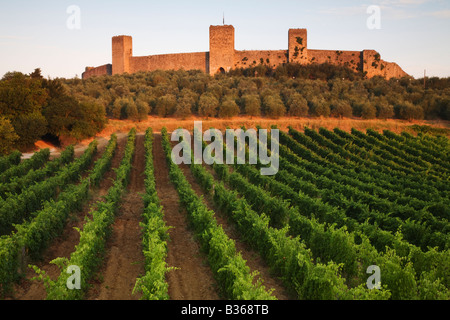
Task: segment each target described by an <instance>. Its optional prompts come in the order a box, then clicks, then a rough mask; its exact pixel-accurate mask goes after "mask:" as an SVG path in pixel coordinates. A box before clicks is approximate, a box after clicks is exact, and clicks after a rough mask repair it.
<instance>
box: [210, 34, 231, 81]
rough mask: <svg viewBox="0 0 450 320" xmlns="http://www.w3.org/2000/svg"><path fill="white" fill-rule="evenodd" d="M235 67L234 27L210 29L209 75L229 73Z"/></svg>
mask: <svg viewBox="0 0 450 320" xmlns="http://www.w3.org/2000/svg"><path fill="white" fill-rule="evenodd" d="M233 65H234V27H233V26H231V25H223V26H210V27H209V73H210V74H216V73H218V72H228V71H230V69H231V68H232V67H233Z"/></svg>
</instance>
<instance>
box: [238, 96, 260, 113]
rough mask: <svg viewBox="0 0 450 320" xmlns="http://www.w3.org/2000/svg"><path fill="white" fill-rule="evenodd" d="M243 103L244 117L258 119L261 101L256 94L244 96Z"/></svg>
mask: <svg viewBox="0 0 450 320" xmlns="http://www.w3.org/2000/svg"><path fill="white" fill-rule="evenodd" d="M242 99H243V101H244V111H245V114H246V115H249V116H251V117H259V116H260V115H261V99H260V97H259V95H257V94H246V95H244V96H243V97H242Z"/></svg>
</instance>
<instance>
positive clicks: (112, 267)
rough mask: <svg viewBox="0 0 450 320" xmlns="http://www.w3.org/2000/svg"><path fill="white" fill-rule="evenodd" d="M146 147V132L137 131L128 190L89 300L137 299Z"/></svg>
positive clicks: (141, 258) (142, 270) (142, 257)
mask: <svg viewBox="0 0 450 320" xmlns="http://www.w3.org/2000/svg"><path fill="white" fill-rule="evenodd" d="M144 169H145V149H144V135H143V134H138V135H136V150H135V155H134V159H133V165H132V170H131V175H130V182H129V184H128V188H127V189H128V190H127V191H128V192H127V193H126V194H125V195H124V197H123V198H122V201H121V205H120V209H119V213H118V215H117V217H116V219H115V222H114V224H113V227H112V228H113V229H112V230H113V231H112V234H111V237H110V239H109V240H108V244H107V254H106V257H105V262H104V265H103V267H102V268H101V270H100V271H99V272H98V274H99V275H100V277H99V278H101V279H102V280H103V281H97V282H96V283H95V284H94V286H93V288H92V289H91V290H90V291H89V292H88V294H87V296H86V299H88V300H138V299H139V297H140V295H139V294H135V295H133V294H132V292H133V288H134V285H135V283H136V278H138V277H139V276H141V275H143V274H144V272H145V270H144V255H143V252H142V246H141V243H142V238H141V227H140V226H139V223H140V221H141V217H142V212H143V210H144V204H143V201H142V194H143V193H144V192H145V186H144V178H145V177H144Z"/></svg>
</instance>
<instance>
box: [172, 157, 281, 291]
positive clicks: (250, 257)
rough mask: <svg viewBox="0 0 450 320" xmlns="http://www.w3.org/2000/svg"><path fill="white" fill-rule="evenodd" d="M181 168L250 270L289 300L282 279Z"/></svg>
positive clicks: (187, 171) (185, 166)
mask: <svg viewBox="0 0 450 320" xmlns="http://www.w3.org/2000/svg"><path fill="white" fill-rule="evenodd" d="M180 168H181V169H182V170H183V172H184V175H185V177H186V178H187V180H188V181H189V183H190V184H191V186H192V189H193V190H194V191H195V192H196V193H197V195H199V196H201V195H204V201H205V204H206V205H207V206H208V208H209V209H210V210H213V211H214V212H215V218H216V220H217V223H218V224H219V225H222V228H223V230H224V231H225V233H226V234H227V235H228V237H229V238H230V239H232V240H234V242H235V245H236V250H237V251H238V252H240V253H241V254H242V258H244V260H246V261H247V265H248V266H249V268H250V270H251V271H252V272H253V271H255V270H257V271H258V272H259V278H261V279H263V281H264V282H263V284H264V286H265V287H266V288H267V289H274V292H273V294H274V296H275V297H276V298H277V299H278V300H289V299H290V298H289V295H288V293H287V291H286V289H285V287H284V286H283V283H282V281H281V280H280V279H278V278H276V277H274V276H272V275H271V273H270V268H269V266H267V264H266V263H265V262H264V261H263V259H262V258H261V256H260V255H259V254H258V252H256V251H254V250H252V249H251V248H250V247H249V246H248V245H247V244H246V243H244V242H243V241H242V240H241V239H240V236H239V232H238V230H236V228H235V226H234V225H233V224H232V223H230V222H228V219H227V217H226V216H225V215H224V214H222V213H221V212H220V210H216V208H215V206H214V204H213V202H212V201H211V199H210V197H208V196H206V195H205V194H204V192H203V191H202V188H201V187H200V185H199V184H198V183H197V182H196V180H195V177H194V176H193V174H192V172H191V170H190V168H189V166H187V165H184V164H182V165H181V166H180Z"/></svg>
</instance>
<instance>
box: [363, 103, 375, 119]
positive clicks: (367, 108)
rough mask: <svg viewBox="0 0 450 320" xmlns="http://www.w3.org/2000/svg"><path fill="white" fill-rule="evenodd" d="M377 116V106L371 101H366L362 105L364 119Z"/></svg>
mask: <svg viewBox="0 0 450 320" xmlns="http://www.w3.org/2000/svg"><path fill="white" fill-rule="evenodd" d="M376 117H377V108H376V107H375V106H374V105H373V104H372V103H370V102H366V103H364V104H363V105H362V107H361V118H362V119H375V118H376Z"/></svg>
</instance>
